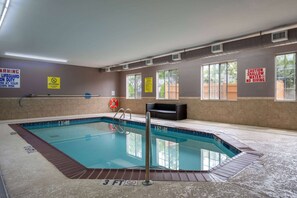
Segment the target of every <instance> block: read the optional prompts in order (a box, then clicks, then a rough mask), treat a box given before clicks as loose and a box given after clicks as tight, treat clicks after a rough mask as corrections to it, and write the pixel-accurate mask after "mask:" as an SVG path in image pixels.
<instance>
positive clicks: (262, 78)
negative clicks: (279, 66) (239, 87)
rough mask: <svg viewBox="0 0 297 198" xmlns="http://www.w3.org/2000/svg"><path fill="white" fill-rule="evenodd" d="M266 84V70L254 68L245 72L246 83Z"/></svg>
mask: <svg viewBox="0 0 297 198" xmlns="http://www.w3.org/2000/svg"><path fill="white" fill-rule="evenodd" d="M261 82H266V70H265V68H252V69H246V70H245V83H261Z"/></svg>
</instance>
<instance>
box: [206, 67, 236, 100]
mask: <svg viewBox="0 0 297 198" xmlns="http://www.w3.org/2000/svg"><path fill="white" fill-rule="evenodd" d="M201 85H202V86H201V98H202V99H203V100H209V99H211V100H236V99H237V62H226V63H218V64H210V65H203V66H202V67H201Z"/></svg>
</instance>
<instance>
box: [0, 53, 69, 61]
mask: <svg viewBox="0 0 297 198" xmlns="http://www.w3.org/2000/svg"><path fill="white" fill-rule="evenodd" d="M4 55H6V56H13V57H19V58H28V59H36V60H44V61H53V62H61V63H67V62H68V60H65V59H59V58H50V57H44V56H35V55H29V54H18V53H11V52H5V53H4Z"/></svg>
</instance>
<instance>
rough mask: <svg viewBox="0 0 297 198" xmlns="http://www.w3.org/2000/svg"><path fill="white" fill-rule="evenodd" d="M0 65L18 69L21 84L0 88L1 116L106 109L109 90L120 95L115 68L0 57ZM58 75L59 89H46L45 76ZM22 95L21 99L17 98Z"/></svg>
mask: <svg viewBox="0 0 297 198" xmlns="http://www.w3.org/2000/svg"><path fill="white" fill-rule="evenodd" d="M0 67H2V68H16V69H20V70H21V84H20V85H21V87H20V88H9V89H7V88H2V89H0V120H7V119H23V118H36V117H48V116H62V115H78V114H92V113H101V112H109V111H110V109H109V108H108V102H109V99H110V97H111V91H115V94H116V96H118V95H119V76H120V74H119V73H117V72H111V73H100V72H99V70H98V69H95V68H87V67H79V66H70V65H62V64H55V63H44V62H37V61H24V60H16V59H7V58H0ZM48 76H57V77H60V78H61V89H57V90H52V89H47V77H48ZM85 93H91V94H93V95H100V97H92V98H90V99H85V98H84V97H42V98H40V97H36V98H35V97H32V98H31V97H24V98H22V99H21V97H23V96H25V95H28V94H37V95H47V94H51V95H82V96H83V95H84V94H85ZM20 99H21V101H20Z"/></svg>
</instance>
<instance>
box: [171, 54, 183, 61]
mask: <svg viewBox="0 0 297 198" xmlns="http://www.w3.org/2000/svg"><path fill="white" fill-rule="evenodd" d="M172 60H173V61H179V60H181V54H180V53H178V54H172Z"/></svg>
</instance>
